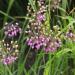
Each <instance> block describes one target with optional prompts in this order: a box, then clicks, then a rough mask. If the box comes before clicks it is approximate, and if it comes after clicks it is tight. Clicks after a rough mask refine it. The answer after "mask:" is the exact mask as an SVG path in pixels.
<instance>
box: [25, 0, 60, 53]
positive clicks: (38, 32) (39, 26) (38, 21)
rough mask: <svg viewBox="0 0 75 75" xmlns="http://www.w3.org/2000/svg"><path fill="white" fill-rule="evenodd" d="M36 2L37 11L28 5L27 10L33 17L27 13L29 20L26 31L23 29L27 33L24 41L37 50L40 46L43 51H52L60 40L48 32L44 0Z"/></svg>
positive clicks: (57, 46)
mask: <svg viewBox="0 0 75 75" xmlns="http://www.w3.org/2000/svg"><path fill="white" fill-rule="evenodd" d="M37 3H38V10H37V12H33V11H32V10H31V8H30V6H28V12H29V14H31V15H33V18H32V17H31V15H29V17H31V19H30V20H29V25H28V27H27V31H25V32H26V33H27V34H28V35H29V37H28V38H27V40H26V42H27V45H29V46H30V47H31V48H34V49H37V50H39V49H41V48H42V49H43V50H44V51H45V52H49V51H50V52H53V51H55V50H57V48H59V47H60V46H61V41H60V39H57V38H54V37H52V36H51V34H50V25H49V23H48V20H49V18H48V17H49V16H48V15H47V13H46V11H47V7H46V4H45V0H38V1H37ZM46 17H47V18H46Z"/></svg>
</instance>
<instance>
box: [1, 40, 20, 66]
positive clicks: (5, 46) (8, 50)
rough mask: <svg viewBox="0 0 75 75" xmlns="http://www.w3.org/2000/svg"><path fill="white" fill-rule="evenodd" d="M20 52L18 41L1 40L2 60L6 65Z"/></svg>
mask: <svg viewBox="0 0 75 75" xmlns="http://www.w3.org/2000/svg"><path fill="white" fill-rule="evenodd" d="M18 54H19V49H18V44H17V41H11V42H8V41H5V40H2V41H0V62H2V63H3V64H5V65H9V64H12V63H13V62H14V61H15V60H16V59H17V58H18Z"/></svg>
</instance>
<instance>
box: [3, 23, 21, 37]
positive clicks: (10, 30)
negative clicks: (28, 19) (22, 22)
mask: <svg viewBox="0 0 75 75" xmlns="http://www.w3.org/2000/svg"><path fill="white" fill-rule="evenodd" d="M20 33H21V28H20V27H19V23H7V24H6V25H5V26H4V34H5V35H6V36H7V37H9V38H12V37H16V36H18V35H19V34H20Z"/></svg>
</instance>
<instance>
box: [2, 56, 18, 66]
mask: <svg viewBox="0 0 75 75" xmlns="http://www.w3.org/2000/svg"><path fill="white" fill-rule="evenodd" d="M16 59H17V57H13V56H8V57H5V58H3V59H2V62H3V64H5V65H8V64H12V63H13V62H14V61H15V60H16Z"/></svg>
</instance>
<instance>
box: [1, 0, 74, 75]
mask: <svg viewBox="0 0 75 75" xmlns="http://www.w3.org/2000/svg"><path fill="white" fill-rule="evenodd" d="M6 1H7V4H8V8H7V10H6V12H5V11H2V10H0V15H3V16H4V17H1V18H2V19H3V25H4V23H5V22H7V21H9V20H10V19H11V21H15V20H17V19H23V20H21V23H22V24H21V27H22V29H23V32H24V31H25V30H26V28H27V25H28V20H29V17H27V16H25V15H26V14H24V16H21V15H17V16H16V15H14V13H15V12H14V13H13V15H14V16H11V14H10V13H11V9H12V7H13V6H14V3H16V9H17V10H18V9H19V10H21V11H22V10H25V9H23V8H22V7H20V5H19V3H18V0H17V1H16V0H6ZM19 1H20V0H19ZM35 1H36V0H35ZM50 1H51V0H47V3H48V4H49V7H48V11H47V12H48V16H47V17H48V25H51V21H50V20H51V19H52V18H53V20H54V21H56V22H54V24H56V23H57V22H58V21H59V22H60V25H59V26H60V27H61V29H60V33H58V34H56V35H55V36H56V37H57V36H60V35H61V34H63V33H64V32H66V31H67V29H68V27H69V26H73V25H74V24H75V12H74V11H72V12H71V13H68V12H67V11H66V9H67V8H68V7H69V4H68V3H69V2H68V1H67V0H62V2H61V4H60V6H59V7H58V9H59V12H60V13H58V14H55V13H53V15H54V17H51V13H52V12H51V11H50ZM29 3H30V4H31V7H32V9H33V10H34V11H35V10H37V7H36V5H35V4H34V3H33V0H29ZM3 9H4V8H3ZM12 10H13V11H14V9H12ZM16 13H18V14H22V13H25V12H20V13H19V12H17V11H16ZM55 18H57V20H55ZM49 19H50V20H49ZM67 20H68V22H67ZM74 31H75V30H74ZM2 32H3V30H2V28H1V30H0V37H1V39H2V38H4V36H3V33H2ZM26 38H27V35H25V34H24V33H22V34H21V35H20V36H19V39H17V41H18V44H19V45H20V54H19V58H18V60H17V61H16V62H15V63H14V64H12V65H7V66H5V65H3V64H2V63H0V75H75V43H72V42H66V43H64V44H63V45H62V47H61V48H60V49H59V50H58V51H57V52H55V53H48V54H46V53H45V52H42V51H41V52H37V53H36V56H35V57H34V58H35V60H34V63H33V64H32V66H31V67H30V69H29V70H27V69H26V67H25V64H27V60H29V59H28V56H29V54H30V52H31V51H32V49H31V48H28V46H27V45H26V43H24V40H25V39H26ZM25 52H26V53H25ZM45 55H47V60H46V61H45V58H44V56H45ZM34 58H32V59H34ZM69 58H72V59H73V62H72V63H73V66H74V67H73V68H71V66H70V65H71V63H70V65H69V62H68V60H69ZM42 60H43V62H44V63H43V64H41V62H42ZM30 62H31V61H30ZM41 70H42V72H43V73H42V72H41ZM39 73H42V74H39Z"/></svg>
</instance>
